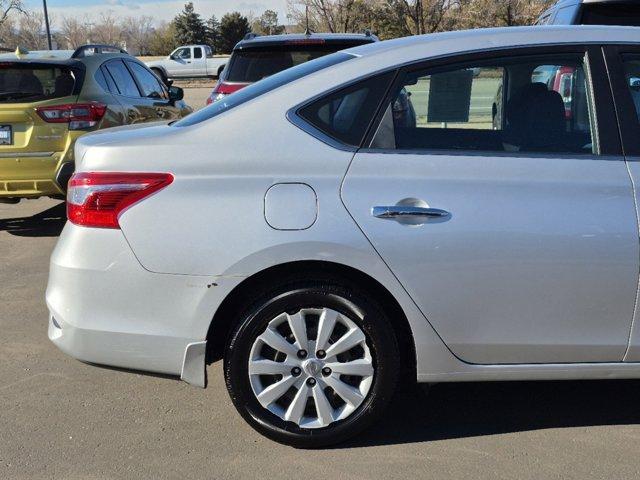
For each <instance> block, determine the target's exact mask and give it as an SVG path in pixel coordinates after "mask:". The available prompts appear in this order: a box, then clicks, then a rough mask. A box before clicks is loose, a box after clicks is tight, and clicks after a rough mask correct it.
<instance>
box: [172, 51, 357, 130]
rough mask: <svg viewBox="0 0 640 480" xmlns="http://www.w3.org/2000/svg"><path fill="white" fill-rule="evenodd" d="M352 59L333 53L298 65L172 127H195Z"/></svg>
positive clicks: (346, 55) (239, 91)
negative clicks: (272, 91) (282, 87)
mask: <svg viewBox="0 0 640 480" xmlns="http://www.w3.org/2000/svg"><path fill="white" fill-rule="evenodd" d="M352 58H355V57H354V56H353V55H350V54H348V53H334V54H332V55H328V56H326V57H322V58H319V59H317V60H313V61H311V62H307V63H304V64H302V65H298V66H297V67H293V68H290V69H288V70H285V71H283V72H280V73H277V74H275V75H273V76H271V77H269V78H267V79H265V80H262V81H260V82H256V83H254V84H252V85H249V86H248V87H246V88H243V89H242V90H238V91H237V92H235V93H232V94H231V95H229V96H227V97H225V98H224V99H223V100H220V101H218V102H215V103H212V104H211V105H209V106H208V107H206V108H203V109H201V110H198V111H197V112H196V113H192V114H191V115H188V116H186V117H185V118H183V119H182V120H179V121H178V122H175V123H173V124H172V125H173V126H175V127H188V126H190V125H195V124H197V123H200V122H203V121H205V120H208V119H210V118H213V117H216V116H218V115H220V114H221V113H224V112H226V111H228V110H231V109H232V108H235V107H237V106H238V105H242V104H243V103H245V102H248V101H250V100H253V99H254V98H257V97H259V96H261V95H264V94H265V93H267V92H269V91H271V90H275V89H276V88H279V87H281V86H283V85H286V84H287V83H291V82H294V81H296V80H298V79H300V78H302V77H305V76H307V75H311V74H312V73H315V72H318V71H320V70H323V69H325V68H328V67H331V66H333V65H337V64H338V63H342V62H345V61H347V60H350V59H352Z"/></svg>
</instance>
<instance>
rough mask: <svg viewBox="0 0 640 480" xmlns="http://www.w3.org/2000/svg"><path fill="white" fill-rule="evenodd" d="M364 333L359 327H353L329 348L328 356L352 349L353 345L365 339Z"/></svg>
mask: <svg viewBox="0 0 640 480" xmlns="http://www.w3.org/2000/svg"><path fill="white" fill-rule="evenodd" d="M364 339H365V338H364V333H362V330H360V329H359V328H353V329H351V330H349V331H348V332H347V333H345V334H344V335H343V336H342V337H340V339H339V340H338V341H337V342H336V343H334V344H333V345H331V346H330V347H329V348H327V351H326V353H327V358H330V357H333V356H335V355H339V354H341V353H343V352H346V351H348V350H351V349H352V348H353V347H355V346H356V345H358V344H359V343H361V342H363V341H364Z"/></svg>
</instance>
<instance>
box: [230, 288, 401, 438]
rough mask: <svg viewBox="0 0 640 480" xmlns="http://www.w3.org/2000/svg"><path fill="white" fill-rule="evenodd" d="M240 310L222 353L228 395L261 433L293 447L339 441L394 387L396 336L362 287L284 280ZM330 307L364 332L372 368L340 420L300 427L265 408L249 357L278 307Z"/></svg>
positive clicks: (365, 421)
mask: <svg viewBox="0 0 640 480" xmlns="http://www.w3.org/2000/svg"><path fill="white" fill-rule="evenodd" d="M254 300H255V301H254V302H253V303H251V305H252V306H251V307H250V308H249V309H247V311H246V312H245V313H243V314H241V315H240V316H239V319H238V323H237V326H236V328H235V329H234V330H233V332H232V334H231V336H230V340H229V342H228V346H227V349H226V354H225V358H224V375H225V381H226V385H227V389H228V391H229V395H230V396H231V400H232V401H233V404H234V405H235V407H236V409H237V410H238V412H239V413H240V414H241V415H242V417H243V418H244V419H245V420H246V421H247V422H248V423H249V424H250V425H251V426H252V427H253V428H254V429H255V430H257V431H258V432H260V433H262V434H263V435H265V436H267V437H269V438H271V439H273V440H275V441H277V442H280V443H284V444H287V445H291V446H293V447H296V448H319V447H324V446H328V445H332V444H336V443H340V442H343V441H345V440H347V439H348V438H351V437H353V436H355V435H357V434H358V433H360V432H361V431H362V430H364V429H365V428H367V427H369V426H370V425H372V424H373V423H374V422H375V421H376V420H377V419H378V418H379V416H380V415H381V413H382V412H383V411H384V408H385V407H386V405H387V403H388V402H389V400H390V399H391V397H392V396H393V393H394V391H395V387H396V382H397V378H398V375H399V368H400V361H399V358H400V356H399V350H398V342H397V339H396V336H395V333H394V330H393V328H392V327H391V325H390V323H389V320H388V319H387V317H386V315H385V313H384V311H383V309H382V308H381V307H380V305H379V304H378V303H377V302H376V300H375V299H374V298H373V297H372V296H371V295H369V294H368V293H367V292H364V291H362V290H361V289H360V288H358V287H357V286H356V285H349V284H345V283H343V282H341V281H340V280H336V279H333V278H326V279H320V278H318V279H315V280H300V281H293V282H290V283H287V284H283V285H281V286H279V287H276V288H274V289H273V290H272V291H271V292H270V293H268V294H266V295H262V296H259V297H256V298H255V299H254ZM301 308H330V309H333V310H335V311H337V312H339V313H340V314H341V315H344V316H346V317H348V318H349V319H350V320H351V321H353V322H354V323H356V325H357V326H358V327H360V329H361V330H362V332H363V333H364V334H365V337H366V345H367V347H368V348H369V351H370V352H371V355H372V357H373V364H374V368H375V373H374V376H373V382H372V384H371V387H370V389H369V391H368V393H367V395H366V397H365V399H364V401H362V403H361V404H360V406H359V407H358V408H357V409H356V410H355V411H353V413H351V414H350V415H349V416H348V417H346V418H345V419H343V420H339V421H335V422H333V423H331V424H329V425H328V426H326V427H323V428H316V429H305V428H301V427H299V426H298V425H297V424H296V423H293V422H287V421H285V420H283V419H282V418H281V417H279V416H277V415H275V414H274V413H272V412H270V411H269V410H267V409H266V408H264V407H263V406H262V405H260V403H259V402H258V400H257V399H256V397H255V395H254V393H253V390H252V388H251V384H250V380H249V373H248V360H249V355H250V351H251V348H252V345H253V343H254V341H255V339H256V338H257V336H259V335H260V334H261V333H262V332H263V331H264V330H265V328H266V326H267V324H268V323H269V322H270V321H271V320H272V319H273V318H275V317H276V316H278V315H279V314H281V313H283V312H292V311H297V310H299V309H301Z"/></svg>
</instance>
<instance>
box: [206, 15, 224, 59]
mask: <svg viewBox="0 0 640 480" xmlns="http://www.w3.org/2000/svg"><path fill="white" fill-rule="evenodd" d="M207 44H208V45H209V46H210V47H211V48H213V50H214V52H215V53H219V52H220V51H221V48H220V47H221V45H220V21H219V20H218V18H217V17H216V16H215V15H212V16H211V18H210V19H209V20H207Z"/></svg>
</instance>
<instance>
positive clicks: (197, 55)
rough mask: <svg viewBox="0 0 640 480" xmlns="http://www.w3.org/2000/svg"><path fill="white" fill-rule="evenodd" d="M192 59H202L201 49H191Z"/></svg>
mask: <svg viewBox="0 0 640 480" xmlns="http://www.w3.org/2000/svg"><path fill="white" fill-rule="evenodd" d="M193 58H202V49H201V48H199V47H197V48H194V49H193Z"/></svg>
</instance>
